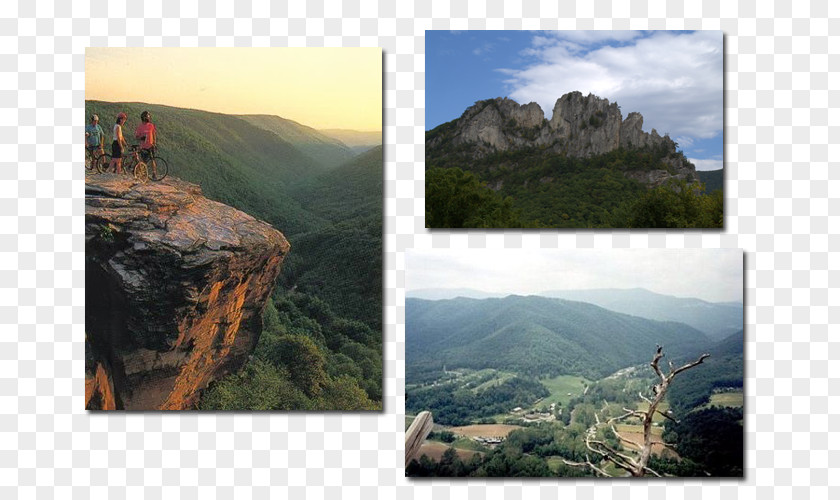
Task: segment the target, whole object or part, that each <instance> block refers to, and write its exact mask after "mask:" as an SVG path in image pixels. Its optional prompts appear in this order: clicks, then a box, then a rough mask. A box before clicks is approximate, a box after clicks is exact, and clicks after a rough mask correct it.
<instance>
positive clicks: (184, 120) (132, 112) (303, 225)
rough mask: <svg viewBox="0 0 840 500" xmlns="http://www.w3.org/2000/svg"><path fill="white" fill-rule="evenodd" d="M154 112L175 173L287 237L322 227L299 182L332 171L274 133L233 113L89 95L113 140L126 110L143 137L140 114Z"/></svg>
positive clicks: (88, 105)
mask: <svg viewBox="0 0 840 500" xmlns="http://www.w3.org/2000/svg"><path fill="white" fill-rule="evenodd" d="M143 110H149V111H150V112H151V113H152V121H153V122H154V123H155V125H156V126H157V129H158V150H159V155H160V156H162V157H164V158H166V160H167V161H168V162H169V169H170V175H174V176H176V177H179V178H181V179H184V180H186V181H189V182H194V183H196V184H199V185H201V188H202V190H203V191H204V194H205V195H206V196H208V197H209V198H211V199H214V200H217V201H220V202H222V203H225V204H227V205H231V206H233V207H236V208H238V209H240V210H242V211H244V212H246V213H249V214H251V215H253V216H255V217H258V218H260V219H263V220H265V221H267V222H269V223H270V224H271V225H273V226H274V227H276V228H277V229H279V230H280V231H282V232H283V233H284V234H285V235H286V236H287V237H288V236H289V235H293V234H296V233H301V232H306V231H311V230H312V228H314V227H320V226H322V225H323V224H324V222H325V221H324V220H323V219H321V218H320V217H317V216H315V215H314V214H312V213H311V212H310V211H308V210H306V209H304V208H303V207H302V206H301V204H300V202H299V201H298V200H297V199H296V198H295V197H294V195H293V188H292V187H293V186H294V185H295V184H298V183H300V182H302V181H303V180H305V179H307V178H309V177H310V176H314V175H317V174H318V173H321V172H324V171H326V170H327V168H326V167H325V166H323V165H322V164H320V163H319V162H317V161H316V160H314V159H312V158H310V157H309V156H307V155H306V154H304V153H302V152H301V151H300V150H298V149H297V148H295V147H294V146H293V145H292V144H291V143H290V142H288V141H285V140H283V139H282V138H281V137H280V136H278V135H277V134H276V133H274V132H269V131H268V130H264V129H262V128H259V127H256V126H254V125H252V124H251V123H248V122H247V121H245V120H243V119H241V118H239V117H236V116H232V115H225V114H221V113H211V112H208V111H200V110H194V109H182V108H175V107H171V106H161V105H157V104H144V103H106V102H101V101H86V102H85V111H86V116H90V115H91V114H92V113H98V114H99V116H100V122H101V123H102V125H103V128H104V129H106V135H107V137H108V138H109V139H110V129H111V127H113V123H114V122H113V118H111V117H116V115H117V113H118V112H120V111H124V112H125V113H126V114H128V121H127V122H126V125H125V126H124V129H123V133H124V134H126V140H127V141H128V142H129V144H132V143H136V141H135V140H134V129H135V127H136V126H137V125H138V124H139V123H140V113H141V112H142V111H143Z"/></svg>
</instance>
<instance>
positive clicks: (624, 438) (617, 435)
mask: <svg viewBox="0 0 840 500" xmlns="http://www.w3.org/2000/svg"><path fill="white" fill-rule="evenodd" d="M610 428H611V429H612V431H613V434H615V435H616V437H618V439H619V440H620V441H624V442H625V443H630V444H632V445H633V446H635V447H636V448H638V449H640V450H641V449H643V446H642V445H640V444H639V443H637V442H635V441H632V440H630V439H627V438H626V437H624V436H622V435H621V434H619V433H618V431H617V430H615V426H614V425H613V426H610Z"/></svg>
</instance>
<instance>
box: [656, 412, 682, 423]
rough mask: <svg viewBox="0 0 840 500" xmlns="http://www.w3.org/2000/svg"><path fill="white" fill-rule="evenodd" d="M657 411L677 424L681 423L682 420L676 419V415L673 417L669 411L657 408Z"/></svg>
mask: <svg viewBox="0 0 840 500" xmlns="http://www.w3.org/2000/svg"><path fill="white" fill-rule="evenodd" d="M656 413H658V414H660V415H662V416H663V417H665V418H667V419H668V420H670V421H671V422H674V423H675V424H678V423H680V421H679V420H677V419H675V418H674V417H672V416H671V415H668V414H667V413H663V412H662V410H656Z"/></svg>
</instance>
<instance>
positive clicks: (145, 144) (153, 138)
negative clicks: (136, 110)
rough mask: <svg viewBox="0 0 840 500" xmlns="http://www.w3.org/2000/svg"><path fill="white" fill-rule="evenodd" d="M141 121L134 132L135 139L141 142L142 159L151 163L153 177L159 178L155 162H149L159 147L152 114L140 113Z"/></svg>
mask: <svg viewBox="0 0 840 500" xmlns="http://www.w3.org/2000/svg"><path fill="white" fill-rule="evenodd" d="M140 121H141V123H140V125H137V129H136V130H135V131H134V137H135V138H137V139H139V140H140V141H141V142H140V157H141V158H142V159H143V161H145V162H147V163H151V167H152V177H153V178H154V177H157V172H156V165H155V162H149V160H150V159H151V158H152V154H153V153H154V150H155V146H156V145H157V128H156V127H155V124H154V123H152V114H151V113H149V112H148V111H143V112H142V113H140Z"/></svg>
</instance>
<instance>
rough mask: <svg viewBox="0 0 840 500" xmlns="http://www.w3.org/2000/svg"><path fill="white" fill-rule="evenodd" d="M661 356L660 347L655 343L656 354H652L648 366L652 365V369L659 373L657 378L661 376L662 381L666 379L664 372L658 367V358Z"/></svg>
mask: <svg viewBox="0 0 840 500" xmlns="http://www.w3.org/2000/svg"><path fill="white" fill-rule="evenodd" d="M662 356H663V354H662V347H661V346H658V345H657V346H656V354H654V356H653V361H651V362H650V366H652V367H653V371H655V372H656V374H657V375H659V378H661V379H662V381H663V382H665V380H666V377H665V374H664V373H662V370H660V369H659V360H660V359H662Z"/></svg>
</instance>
